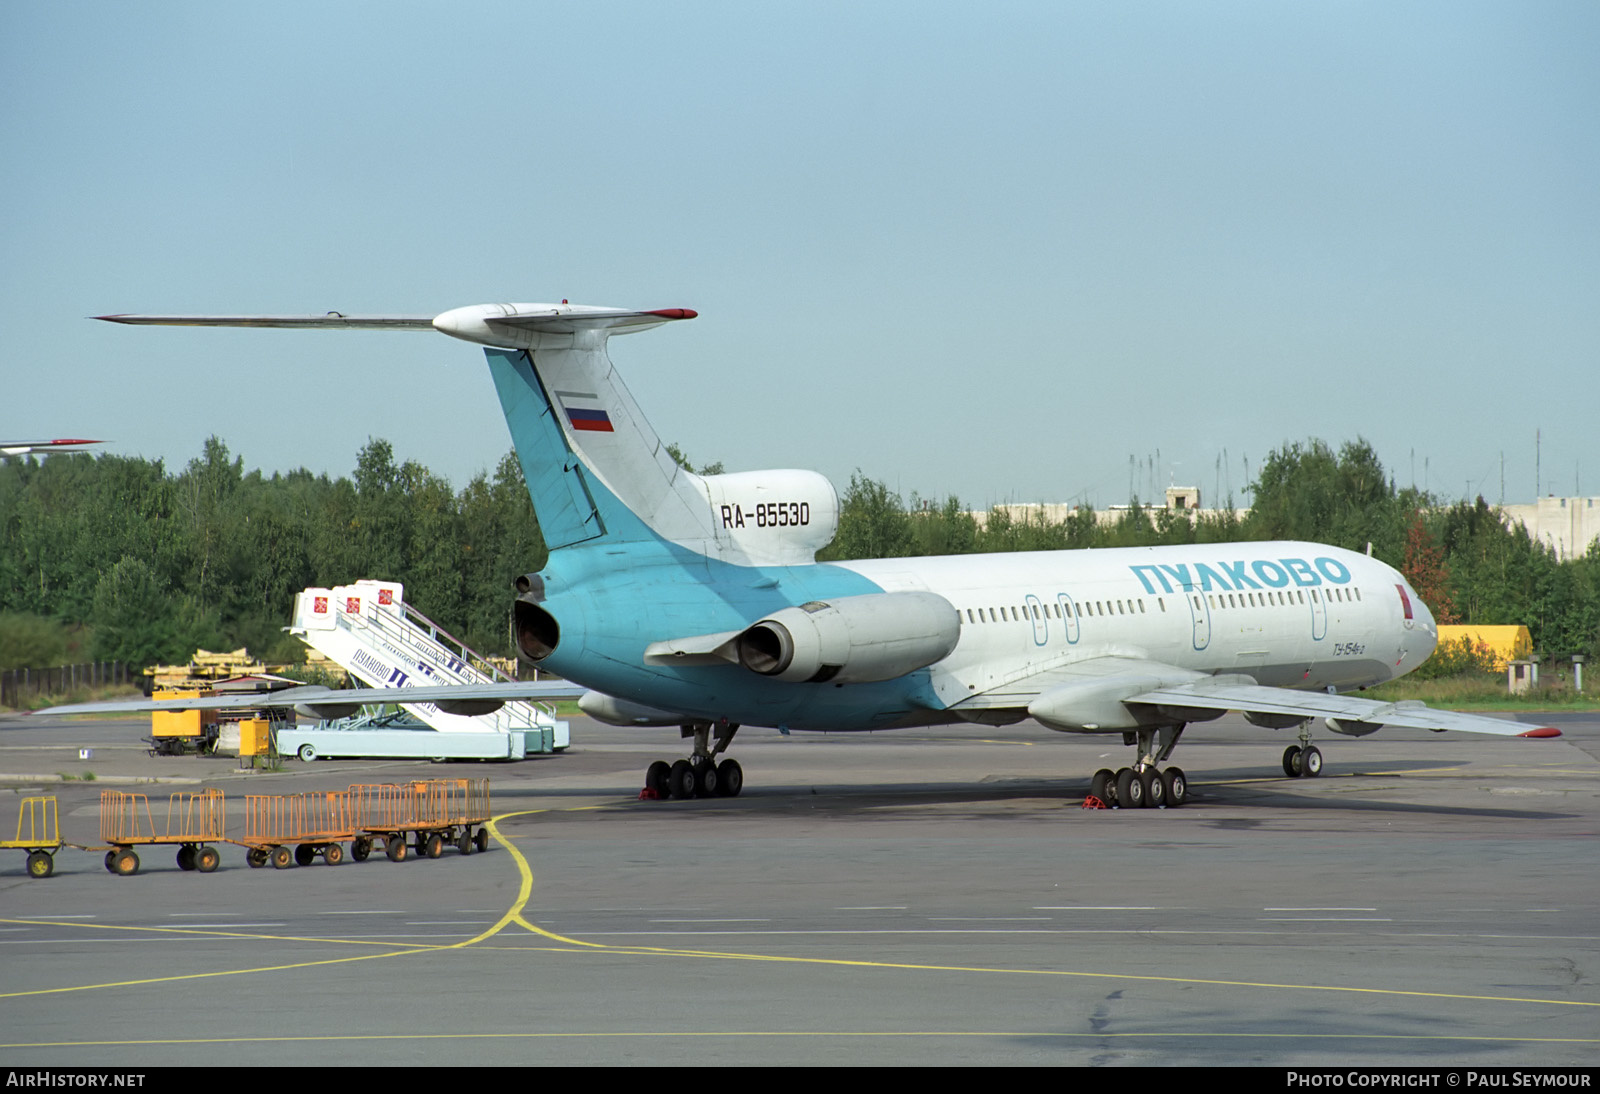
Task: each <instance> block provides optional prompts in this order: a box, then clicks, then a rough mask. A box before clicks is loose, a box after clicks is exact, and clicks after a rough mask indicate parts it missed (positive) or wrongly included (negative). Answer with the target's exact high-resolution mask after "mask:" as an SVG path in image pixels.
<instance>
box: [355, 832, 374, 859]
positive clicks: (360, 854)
mask: <svg viewBox="0 0 1600 1094" xmlns="http://www.w3.org/2000/svg"><path fill="white" fill-rule="evenodd" d="M370 854H372V841H371V840H369V839H368V838H367V837H366V836H357V837H356V838H355V839H353V840H351V841H350V857H351V858H353V859H355V860H356V861H357V862H366V861H367V856H368V855H370Z"/></svg>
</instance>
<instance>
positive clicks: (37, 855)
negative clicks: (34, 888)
mask: <svg viewBox="0 0 1600 1094" xmlns="http://www.w3.org/2000/svg"><path fill="white" fill-rule="evenodd" d="M0 847H15V848H17V849H18V850H22V851H26V852H28V876H29V877H49V876H50V875H51V874H53V873H55V871H56V859H55V853H56V852H57V851H59V850H61V823H60V806H59V804H58V803H57V802H56V799H55V798H53V797H51V798H44V797H39V798H23V799H22V803H21V805H19V806H18V808H17V838H16V839H8V840H0Z"/></svg>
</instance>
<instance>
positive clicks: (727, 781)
mask: <svg viewBox="0 0 1600 1094" xmlns="http://www.w3.org/2000/svg"><path fill="white" fill-rule="evenodd" d="M743 789H744V768H742V767H740V766H739V761H738V760H734V759H727V760H723V761H722V762H721V763H720V764H718V765H717V796H718V797H722V798H737V797H738V796H739V791H741V790H743Z"/></svg>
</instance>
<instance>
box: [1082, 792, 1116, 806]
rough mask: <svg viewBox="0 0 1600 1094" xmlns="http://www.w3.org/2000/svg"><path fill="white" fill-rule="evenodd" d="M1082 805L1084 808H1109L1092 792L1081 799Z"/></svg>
mask: <svg viewBox="0 0 1600 1094" xmlns="http://www.w3.org/2000/svg"><path fill="white" fill-rule="evenodd" d="M1083 807H1084V808H1085V809H1110V808H1111V807H1110V806H1109V805H1107V804H1106V803H1105V802H1103V801H1101V800H1100V799H1099V798H1097V797H1095V796H1094V795H1093V794H1090V795H1089V796H1088V797H1087V798H1084V799H1083Z"/></svg>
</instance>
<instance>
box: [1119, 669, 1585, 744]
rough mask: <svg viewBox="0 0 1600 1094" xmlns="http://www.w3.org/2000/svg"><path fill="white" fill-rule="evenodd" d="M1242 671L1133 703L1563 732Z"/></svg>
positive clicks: (1344, 723) (1356, 730)
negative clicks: (1294, 686) (1285, 684)
mask: <svg viewBox="0 0 1600 1094" xmlns="http://www.w3.org/2000/svg"><path fill="white" fill-rule="evenodd" d="M1238 679H1239V678H1238V677H1225V676H1216V677H1207V678H1206V679H1204V680H1196V681H1193V682H1191V683H1188V684H1178V685H1176V686H1168V687H1162V688H1157V689H1155V690H1154V691H1147V692H1143V693H1141V694H1139V695H1131V696H1129V697H1128V698H1127V699H1126V700H1125V701H1126V702H1129V703H1149V704H1152V705H1156V706H1166V707H1198V708H1200V709H1201V710H1219V711H1228V710H1237V711H1240V712H1244V713H1253V714H1286V715H1298V716H1300V717H1304V718H1326V719H1330V720H1332V722H1334V723H1335V724H1334V725H1333V726H1330V728H1333V729H1334V730H1335V731H1336V732H1347V733H1348V732H1352V731H1353V735H1355V736H1360V735H1362V734H1363V733H1370V732H1372V731H1373V730H1376V729H1378V728H1379V727H1380V726H1404V727H1406V728H1408V729H1431V730H1433V731H1435V732H1437V733H1442V732H1444V731H1445V730H1448V729H1454V730H1460V731H1461V732H1463V733H1490V734H1494V735H1496V736H1499V737H1559V736H1561V731H1560V730H1559V729H1556V728H1554V727H1553V726H1538V727H1534V728H1529V727H1527V726H1525V725H1524V724H1523V723H1521V722H1513V721H1510V720H1507V719H1502V718H1486V717H1484V716H1483V715H1481V714H1462V713H1460V712H1458V711H1454V710H1435V709H1434V708H1433V707H1430V706H1428V705H1427V704H1425V703H1419V702H1415V701H1402V702H1398V703H1384V702H1379V701H1378V700H1375V699H1359V698H1357V697H1356V696H1354V695H1329V694H1327V693H1325V692H1317V691H1292V690H1290V689H1289V688H1267V687H1262V686H1260V685H1259V684H1244V683H1238V682H1236V681H1237V680H1238Z"/></svg>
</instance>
